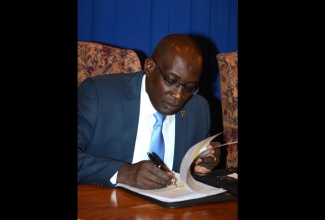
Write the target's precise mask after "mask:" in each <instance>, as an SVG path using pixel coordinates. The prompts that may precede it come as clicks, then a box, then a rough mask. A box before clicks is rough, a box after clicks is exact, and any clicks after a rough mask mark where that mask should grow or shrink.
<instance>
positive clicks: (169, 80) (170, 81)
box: [166, 78, 177, 84]
mask: <svg viewBox="0 0 325 220" xmlns="http://www.w3.org/2000/svg"><path fill="white" fill-rule="evenodd" d="M166 81H167V82H168V83H170V84H174V83H176V82H177V81H176V80H173V79H169V78H166Z"/></svg>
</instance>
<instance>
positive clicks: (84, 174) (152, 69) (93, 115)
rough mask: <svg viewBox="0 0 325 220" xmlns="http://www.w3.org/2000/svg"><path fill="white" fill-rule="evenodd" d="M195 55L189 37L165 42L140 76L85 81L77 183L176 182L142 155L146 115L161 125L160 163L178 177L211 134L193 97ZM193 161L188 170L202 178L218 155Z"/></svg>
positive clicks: (149, 185) (203, 106)
mask: <svg viewBox="0 0 325 220" xmlns="http://www.w3.org/2000/svg"><path fill="white" fill-rule="evenodd" d="M202 65H203V56H202V52H201V50H200V48H199V46H198V45H197V43H196V42H195V41H194V40H193V39H192V38H190V37H188V36H185V35H180V34H172V35H168V36H166V37H164V38H163V39H162V40H161V41H160V42H159V43H158V45H157V47H156V48H155V50H154V52H153V54H152V56H151V57H149V58H147V59H146V60H145V63H144V69H143V71H140V72H137V73H133V74H107V75H101V76H95V77H90V78H87V79H86V80H84V82H83V83H82V84H81V85H80V86H79V87H78V184H98V185H103V186H107V187H114V186H115V185H116V183H124V184H128V185H130V186H134V187H138V188H143V189H154V188H163V187H166V186H167V185H168V184H170V183H175V182H176V181H177V180H176V178H175V177H174V175H173V173H169V172H164V171H163V170H161V169H159V168H158V167H155V166H153V163H152V161H150V160H148V156H147V154H146V152H147V151H149V143H150V139H151V132H152V126H153V123H154V122H155V119H154V118H153V115H152V114H153V113H155V112H159V113H161V114H164V115H166V116H167V117H166V119H165V121H164V122H163V123H164V124H163V136H164V140H165V156H164V158H163V160H164V162H165V163H166V165H167V166H168V167H169V168H170V170H172V171H175V172H179V171H180V164H181V161H182V159H183V156H184V155H185V154H186V152H187V151H188V149H189V148H190V147H192V146H193V145H194V144H196V143H197V142H199V141H201V140H203V139H205V138H207V137H208V136H209V135H210V134H209V132H210V123H211V122H210V108H209V104H208V102H207V101H206V99H205V98H204V97H202V96H201V95H199V94H196V93H197V92H198V90H199V87H198V82H199V79H200V75H201V71H202ZM213 144H214V143H211V144H210V145H209V146H208V148H210V154H209V155H210V156H207V157H204V158H198V159H197V160H196V161H194V162H193V169H195V171H197V172H201V173H206V172H209V171H211V170H212V169H213V168H214V167H216V166H217V164H218V163H219V161H220V150H217V149H211V148H212V145H213Z"/></svg>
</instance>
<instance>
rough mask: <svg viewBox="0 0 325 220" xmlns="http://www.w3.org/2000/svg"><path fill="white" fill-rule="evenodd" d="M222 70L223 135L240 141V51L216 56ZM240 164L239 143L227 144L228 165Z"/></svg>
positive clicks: (226, 138)
mask: <svg viewBox="0 0 325 220" xmlns="http://www.w3.org/2000/svg"><path fill="white" fill-rule="evenodd" d="M216 58H217V61H218V67H219V72H220V90H221V107H222V119H223V131H224V133H223V135H224V141H225V142H234V141H238V51H235V52H229V53H221V54H218V55H217V56H216ZM237 166H238V153H237V144H231V145H228V146H227V159H226V167H237Z"/></svg>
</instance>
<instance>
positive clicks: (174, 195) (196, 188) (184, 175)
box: [116, 132, 237, 202]
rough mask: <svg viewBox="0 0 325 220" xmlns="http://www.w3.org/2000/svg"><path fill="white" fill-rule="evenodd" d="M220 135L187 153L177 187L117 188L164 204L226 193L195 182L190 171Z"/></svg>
mask: <svg viewBox="0 0 325 220" xmlns="http://www.w3.org/2000/svg"><path fill="white" fill-rule="evenodd" d="M220 134H222V132H221V133H219V134H216V135H213V136H211V137H208V138H207V139H204V140H202V141H200V142H198V143H197V144H195V145H193V146H192V147H191V148H190V149H189V150H188V151H187V153H186V154H185V156H184V157H183V160H182V163H181V167H180V173H175V176H176V178H177V182H176V183H177V186H175V185H170V186H168V187H166V188H162V189H138V188H135V187H132V186H129V185H126V184H122V183H118V184H117V185H116V187H119V186H120V187H123V188H126V189H129V190H131V191H134V192H136V193H139V194H142V195H145V196H149V197H152V198H154V199H157V200H160V201H163V202H178V201H185V200H191V199H197V198H202V197H206V196H210V195H215V194H219V193H222V192H225V191H226V190H225V189H223V188H217V187H213V186H209V185H207V184H204V183H201V182H199V181H197V180H195V179H194V178H193V176H192V174H191V170H190V167H191V164H192V162H193V160H194V159H195V158H197V157H200V156H204V155H206V154H208V153H209V151H210V150H207V146H208V145H209V144H210V142H211V141H212V140H213V139H214V138H215V137H217V136H218V135H220ZM232 143H237V142H232ZM228 144H231V143H226V144H223V145H219V146H217V147H221V146H224V145H228Z"/></svg>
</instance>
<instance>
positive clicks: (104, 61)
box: [78, 41, 142, 86]
mask: <svg viewBox="0 0 325 220" xmlns="http://www.w3.org/2000/svg"><path fill="white" fill-rule="evenodd" d="M141 69H142V68H141V62H140V59H139V57H138V55H137V54H136V53H135V52H134V51H133V50H131V49H123V48H117V47H112V46H109V45H105V44H101V43H95V42H86V41H78V86H79V85H80V83H81V82H82V81H83V80H84V79H86V78H88V77H91V76H96V75H102V74H115V73H134V72H137V71H140V70H141Z"/></svg>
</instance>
